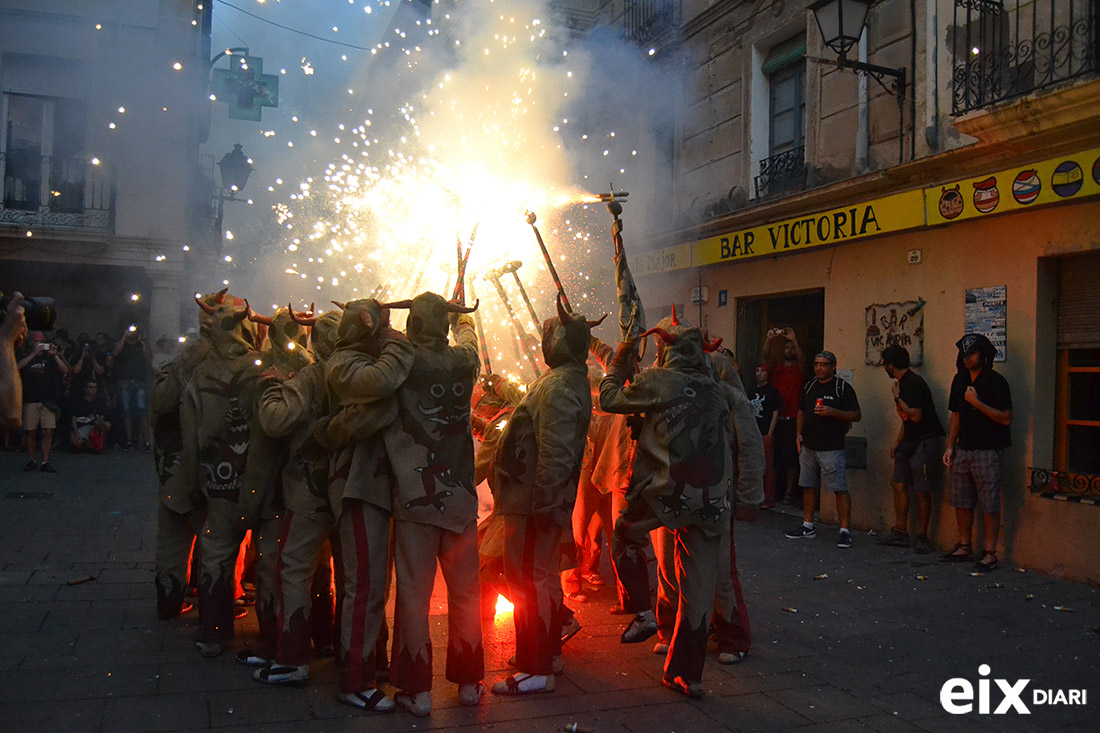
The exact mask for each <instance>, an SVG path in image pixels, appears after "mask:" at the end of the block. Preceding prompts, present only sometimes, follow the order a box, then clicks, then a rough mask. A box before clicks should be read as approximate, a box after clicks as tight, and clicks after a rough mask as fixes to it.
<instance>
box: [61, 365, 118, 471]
mask: <svg viewBox="0 0 1100 733" xmlns="http://www.w3.org/2000/svg"><path fill="white" fill-rule="evenodd" d="M83 389H84V394H83V395H81V396H80V397H78V398H76V399H74V400H73V401H72V404H71V405H70V406H69V414H70V415H71V417H70V418H69V419H70V421H71V426H70V427H71V432H70V436H69V440H70V442H71V443H72V446H73V451H74V452H80V451H85V450H86V451H89V452H92V453H99V452H100V451H101V450H103V447H104V446H105V445H106V444H107V435H108V434H109V433H110V432H111V423H109V422H107V417H106V415H107V398H106V397H104V396H103V395H101V394H99V384H98V383H97V382H96V381H95V380H94V379H92V380H89V381H87V382H85V383H84V386H83Z"/></svg>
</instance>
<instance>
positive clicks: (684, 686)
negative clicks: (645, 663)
mask: <svg viewBox="0 0 1100 733" xmlns="http://www.w3.org/2000/svg"><path fill="white" fill-rule="evenodd" d="M661 684H662V685H664V686H665V687H667V688H668V689H670V690H675V691H676V692H679V693H680V694H681V695H686V696H688V697H690V698H691V699H693V700H698V699H699V698H701V697H703V696H704V695H706V692H704V691H703V686H702V685H701V684H699V683H698V682H694V683H690V682H688V681H687V680H685V679H684V678H683V677H681V676H679V675H677V676H675V677H669V676H667V675H665V676H663V677H661Z"/></svg>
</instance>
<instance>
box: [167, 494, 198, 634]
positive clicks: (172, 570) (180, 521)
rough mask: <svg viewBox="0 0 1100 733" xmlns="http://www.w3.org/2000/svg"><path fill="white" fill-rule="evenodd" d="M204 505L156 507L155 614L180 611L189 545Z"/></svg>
mask: <svg viewBox="0 0 1100 733" xmlns="http://www.w3.org/2000/svg"><path fill="white" fill-rule="evenodd" d="M204 514H205V510H204V509H193V510H191V511H189V512H187V513H186V514H180V513H179V512H174V511H172V510H171V509H169V508H168V507H167V506H165V505H164V504H160V505H158V509H157V549H156V567H157V575H156V585H157V618H159V619H170V618H175V617H176V616H179V615H180V608H182V606H183V599H184V595H185V594H186V592H187V585H188V579H189V575H190V572H191V549H192V548H193V547H194V545H195V536H196V535H197V534H198V533H199V531H200V530H201V529H202V520H203V516H204Z"/></svg>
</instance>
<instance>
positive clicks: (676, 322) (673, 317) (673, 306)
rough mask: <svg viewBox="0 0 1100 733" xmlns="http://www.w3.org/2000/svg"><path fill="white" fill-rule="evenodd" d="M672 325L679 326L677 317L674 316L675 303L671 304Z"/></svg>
mask: <svg viewBox="0 0 1100 733" xmlns="http://www.w3.org/2000/svg"><path fill="white" fill-rule="evenodd" d="M672 325H673V326H679V325H680V321H679V319H678V318H676V304H675V303H673V304H672Z"/></svg>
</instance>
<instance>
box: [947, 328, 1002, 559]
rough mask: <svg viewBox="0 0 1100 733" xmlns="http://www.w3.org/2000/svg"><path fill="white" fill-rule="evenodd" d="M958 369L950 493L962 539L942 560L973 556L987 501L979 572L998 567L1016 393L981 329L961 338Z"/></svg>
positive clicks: (951, 408) (951, 407) (952, 404)
mask: <svg viewBox="0 0 1100 733" xmlns="http://www.w3.org/2000/svg"><path fill="white" fill-rule="evenodd" d="M955 346H957V347H958V349H959V358H958V363H957V366H958V374H956V375H955V378H954V379H953V380H952V381H951V393H950V397H949V398H948V401H947V410H948V415H949V420H948V427H947V450H945V451H944V454H943V463H944V465H945V466H947V467H948V469H949V475H948V497H949V499H950V501H951V505H952V506H953V507H955V521H956V522H957V523H958V525H959V541H958V543H956V545H955V547H954V549H953V550H951V552H949V553H947V554H946V555H944V556H942V557H941V558H940V560H941V561H942V562H951V563H961V562H967V561H969V560H970V559H971V552H972V550H971V544H970V543H971V529H972V528H973V524H974V507H975V506H977V505H978V503H979V500H980V502H981V508H982V513H983V524H984V525H985V553H984V554H983V555H982V557H981V559H980V560H979V561H978V562H977V563H976V564H975V565H974V569H975V570H978V571H982V570H984V571H990V570H995V569H996V568H997V538H998V536H999V534H1000V529H1001V485H1002V484H1001V476H1002V473H1003V470H1004V449H1005V448H1007V447H1008V446H1009V445H1010V443H1011V434H1010V431H1009V426H1010V425H1012V393H1011V391H1010V390H1009V387H1008V382H1007V381H1006V380H1005V378H1004V377H1002V376H1001V375H1000V374H998V373H997V372H995V371H993V358H994V357H995V356H996V354H997V349H996V348H995V347H994V346H993V344H992V343H990V341H989V339H987V338H986V337H985V336H982V335H981V334H977V333H968V334H966V335H965V336H963V337H962V338H961V339H959V340H958V342H956V344H955Z"/></svg>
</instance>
